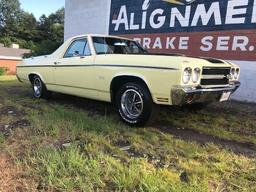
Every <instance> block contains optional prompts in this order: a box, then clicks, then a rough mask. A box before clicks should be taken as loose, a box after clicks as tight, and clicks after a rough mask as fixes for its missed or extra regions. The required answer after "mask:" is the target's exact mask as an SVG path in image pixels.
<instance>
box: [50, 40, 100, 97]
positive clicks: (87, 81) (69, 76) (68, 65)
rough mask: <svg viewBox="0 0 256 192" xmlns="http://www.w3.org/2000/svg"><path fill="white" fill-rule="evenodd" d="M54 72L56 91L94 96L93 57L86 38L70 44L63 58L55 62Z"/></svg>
mask: <svg viewBox="0 0 256 192" xmlns="http://www.w3.org/2000/svg"><path fill="white" fill-rule="evenodd" d="M54 74H55V81H56V86H57V90H58V92H61V93H66V94H71V95H76V96H81V97H87V98H95V96H96V94H97V93H96V91H95V90H94V89H93V88H94V82H95V81H94V79H93V78H94V75H93V74H94V57H93V56H92V54H91V51H90V46H89V42H88V40H87V38H81V39H75V40H74V41H73V42H72V43H71V44H70V46H69V48H68V49H67V51H66V53H65V54H64V56H63V58H61V59H59V60H58V61H56V62H55V73H54Z"/></svg>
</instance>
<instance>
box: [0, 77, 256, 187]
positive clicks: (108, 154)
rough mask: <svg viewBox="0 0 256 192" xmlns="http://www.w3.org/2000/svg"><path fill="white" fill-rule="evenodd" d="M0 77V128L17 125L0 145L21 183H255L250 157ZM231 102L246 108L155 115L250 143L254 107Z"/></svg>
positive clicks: (254, 165) (165, 111) (174, 123)
mask: <svg viewBox="0 0 256 192" xmlns="http://www.w3.org/2000/svg"><path fill="white" fill-rule="evenodd" d="M0 81H1V82H0V130H1V125H3V124H13V125H16V126H15V127H14V128H12V130H10V134H9V137H4V136H1V134H0V151H1V153H7V154H9V156H10V157H11V159H13V160H14V161H15V162H16V163H15V164H14V166H18V167H19V168H20V169H22V178H26V180H25V181H24V182H23V184H22V187H24V191H36V190H41V191H149V192H151V191H152V192H157V191H159V192H162V191H180V192H184V191H196V192H198V191H199V192H200V191H239V192H240V191H256V174H255V171H256V160H255V158H252V157H249V156H245V155H238V154H235V153H234V152H232V151H230V150H229V149H225V148H222V147H220V146H218V145H216V144H213V143H206V144H205V145H201V144H198V143H197V142H193V141H187V140H182V139H178V138H176V137H174V136H173V135H172V134H169V133H168V132H163V131H161V130H160V129H157V128H155V127H154V126H149V127H141V128H131V127H128V126H126V125H124V124H122V123H121V122H120V120H119V118H118V117H117V115H116V114H115V113H114V112H113V111H112V108H111V106H108V105H105V104H103V103H98V102H96V103H95V102H93V101H87V100H83V99H78V98H73V100H72V101H69V99H70V98H69V97H68V98H65V97H64V98H63V97H62V96H60V98H59V97H58V96H56V97H55V98H54V99H52V100H50V101H45V100H34V99H32V98H31V96H30V88H29V87H28V86H25V85H22V84H19V83H17V81H5V82H3V81H2V80H1V79H0ZM77 102H78V104H76V103H77ZM84 102H85V104H84V105H83V103H84ZM234 105H239V106H241V105H243V109H241V110H240V111H239V112H237V110H236V108H235V109H234V108H233V106H226V105H225V107H223V106H210V107H209V109H208V110H203V111H202V112H197V113H190V112H187V111H180V110H177V111H176V110H170V109H162V110H161V112H160V113H161V117H160V118H159V121H161V122H165V126H168V127H170V128H171V127H176V128H177V127H178V128H190V129H193V130H195V131H200V132H203V133H207V134H209V135H214V136H216V137H219V138H223V139H229V140H233V141H236V142H244V141H246V142H251V143H255V137H256V136H255V134H253V133H254V131H255V126H254V124H253V122H255V117H256V115H255V113H254V111H253V112H250V110H249V109H251V108H250V106H248V105H246V104H234ZM88 106H89V107H88ZM246 107H248V109H247V108H246ZM92 108H93V109H92ZM245 108H246V110H245ZM6 109H12V110H14V109H15V110H14V114H13V115H12V114H8V110H6ZM217 109H218V110H217ZM219 109H220V110H219ZM243 110H245V111H243ZM216 111H217V112H216ZM220 111H223V112H221V113H220ZM227 111H228V113H227ZM241 113H244V114H246V115H243V116H242V115H241ZM238 117H239V118H240V119H238ZM17 120H23V121H24V120H27V121H29V124H28V125H25V126H24V125H23V124H22V123H20V124H19V123H17ZM231 122H232V123H231ZM242 122H243V123H242ZM15 123H16V124H15ZM241 127H242V128H243V129H242V131H240V130H241ZM125 148H126V149H125ZM0 176H1V173H0ZM0 178H1V177H0ZM0 180H1V179H0ZM0 183H1V182H0ZM0 191H1V186H0ZM10 191H14V190H10Z"/></svg>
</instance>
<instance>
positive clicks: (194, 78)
mask: <svg viewBox="0 0 256 192" xmlns="http://www.w3.org/2000/svg"><path fill="white" fill-rule="evenodd" d="M200 73H201V70H200V69H199V68H195V69H194V72H193V76H192V81H193V83H197V82H198V80H199V78H200Z"/></svg>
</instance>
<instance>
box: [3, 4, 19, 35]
mask: <svg viewBox="0 0 256 192" xmlns="http://www.w3.org/2000/svg"><path fill="white" fill-rule="evenodd" d="M20 17H21V8H20V2H19V0H0V35H1V36H2V37H3V36H4V37H16V36H17V34H18V27H19V25H18V24H19V20H20Z"/></svg>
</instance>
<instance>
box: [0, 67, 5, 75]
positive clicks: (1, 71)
mask: <svg viewBox="0 0 256 192" xmlns="http://www.w3.org/2000/svg"><path fill="white" fill-rule="evenodd" d="M5 73H6V68H4V67H0V76H1V75H5Z"/></svg>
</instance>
